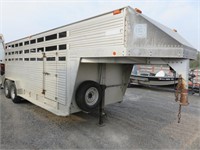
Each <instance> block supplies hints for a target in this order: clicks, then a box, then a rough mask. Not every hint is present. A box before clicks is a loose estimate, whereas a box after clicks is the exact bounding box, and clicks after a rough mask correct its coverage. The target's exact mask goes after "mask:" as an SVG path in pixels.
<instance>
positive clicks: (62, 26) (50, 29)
mask: <svg viewBox="0 0 200 150" xmlns="http://www.w3.org/2000/svg"><path fill="white" fill-rule="evenodd" d="M125 8H131V7H130V6H126V7H122V8H119V9H125ZM131 9H132V8H131ZM113 11H114V10H112V11H109V12H106V13H102V14H100V15H96V16H93V17H89V18H86V19H83V20H80V21H75V22H72V23H69V24H66V25H62V26H59V27H56V28H52V29H50V30H46V31H43V32H39V33H36V34H32V35H29V36H26V37H24V38H20V39H17V40H14V41H10V42H8V43H6V44H10V43H12V42H16V41H19V40H23V39H26V38H28V37H30V36H36V35H39V34H43V33H46V32H49V31H53V30H56V29H59V28H63V27H67V26H70V25H73V24H76V23H80V22H83V21H87V20H90V19H93V18H96V17H100V16H103V15H105V14H109V13H112V12H113Z"/></svg>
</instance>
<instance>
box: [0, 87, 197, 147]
mask: <svg viewBox="0 0 200 150" xmlns="http://www.w3.org/2000/svg"><path fill="white" fill-rule="evenodd" d="M189 99H190V105H189V106H187V107H183V109H182V118H181V123H180V124H178V123H177V111H178V104H177V103H175V101H174V94H173V93H172V92H164V91H159V90H150V89H146V88H129V89H127V92H126V95H125V97H124V101H123V102H122V103H117V104H113V105H109V106H106V108H105V112H106V114H107V117H106V118H105V119H104V122H105V126H103V127H99V126H98V125H97V122H98V115H97V113H91V114H85V113H82V112H80V113H76V114H73V115H71V116H69V117H58V116H56V115H54V114H51V113H49V112H48V111H46V110H44V109H42V108H40V107H38V106H35V105H33V104H31V103H29V102H24V103H22V104H14V103H12V101H11V100H9V99H7V98H5V97H4V94H3V90H0V112H1V114H0V115H1V116H0V117H1V130H0V131H1V143H0V145H1V147H0V149H200V127H199V126H200V97H199V96H197V95H196V96H195V95H193V96H190V98H189Z"/></svg>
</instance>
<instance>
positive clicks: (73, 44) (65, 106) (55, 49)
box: [4, 7, 197, 116]
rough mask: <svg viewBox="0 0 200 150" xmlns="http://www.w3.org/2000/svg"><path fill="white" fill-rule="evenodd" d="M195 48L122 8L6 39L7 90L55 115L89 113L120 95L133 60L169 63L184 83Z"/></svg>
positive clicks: (15, 99) (137, 12) (16, 99)
mask: <svg viewBox="0 0 200 150" xmlns="http://www.w3.org/2000/svg"><path fill="white" fill-rule="evenodd" d="M196 53H197V51H196V50H195V49H194V48H193V47H192V46H191V45H190V44H189V43H188V42H187V41H185V40H184V39H183V38H182V37H181V36H180V35H179V34H178V33H177V31H176V30H172V29H169V28H167V27H165V26H163V25H161V24H159V23H158V22H156V21H154V20H152V19H150V18H148V17H147V16H145V15H143V14H142V12H141V11H140V10H139V9H132V8H131V7H124V8H121V9H118V10H114V11H111V12H108V13H104V14H101V15H98V16H95V17H92V18H89V19H85V20H82V21H78V22H75V23H72V24H68V25H65V26H61V27H58V28H55V29H52V30H48V31H45V32H42V33H39V34H35V35H31V36H28V37H25V38H22V39H19V40H16V41H12V42H9V43H7V44H6V50H5V64H6V72H5V81H4V88H5V95H6V97H11V99H12V100H13V102H15V103H18V102H20V99H19V97H22V98H24V99H26V100H28V101H30V102H32V103H34V104H36V105H38V106H40V107H42V108H44V109H46V110H48V111H50V112H52V113H54V114H56V115H61V116H68V115H70V114H72V113H75V112H78V111H86V112H90V111H92V110H93V109H95V108H97V107H98V105H99V103H100V102H102V101H103V105H104V106H105V105H107V104H112V103H116V102H121V101H122V100H123V96H124V94H125V91H126V88H127V84H128V83H129V77H130V74H131V70H132V67H133V65H134V64H167V65H169V66H170V67H171V68H173V69H174V70H175V71H176V72H177V73H178V74H179V75H181V76H182V77H183V79H184V80H185V81H186V82H187V80H188V70H189V59H195V58H196ZM186 88H187V85H186Z"/></svg>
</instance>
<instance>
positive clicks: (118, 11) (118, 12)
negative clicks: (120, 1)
mask: <svg viewBox="0 0 200 150" xmlns="http://www.w3.org/2000/svg"><path fill="white" fill-rule="evenodd" d="M120 13H121V10H120V9H118V10H115V11H113V15H117V14H120Z"/></svg>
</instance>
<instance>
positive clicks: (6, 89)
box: [4, 80, 11, 98]
mask: <svg viewBox="0 0 200 150" xmlns="http://www.w3.org/2000/svg"><path fill="white" fill-rule="evenodd" d="M10 83H11V82H10V81H9V80H6V81H5V83H4V94H5V96H6V97H7V98H10Z"/></svg>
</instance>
